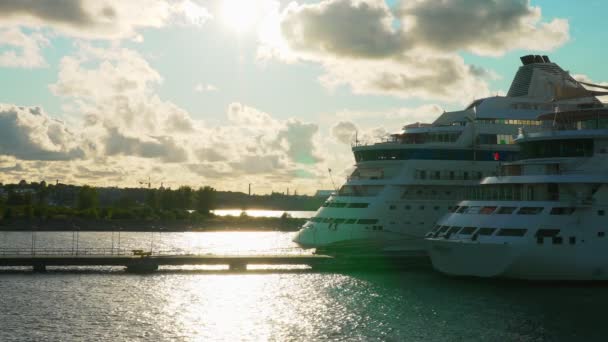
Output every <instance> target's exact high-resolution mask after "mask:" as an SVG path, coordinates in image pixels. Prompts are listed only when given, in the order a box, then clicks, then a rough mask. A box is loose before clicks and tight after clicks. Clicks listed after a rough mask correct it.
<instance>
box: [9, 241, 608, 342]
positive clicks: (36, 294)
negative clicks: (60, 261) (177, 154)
mask: <svg viewBox="0 0 608 342" xmlns="http://www.w3.org/2000/svg"><path fill="white" fill-rule="evenodd" d="M33 235H34V236H33ZM112 235H113V236H112ZM117 235H118V233H116V232H115V233H113V234H112V233H110V232H106V233H99V232H80V233H78V236H77V237H76V236H75V235H74V234H73V233H72V232H54V233H53V232H44V233H43V232H37V233H35V234H32V233H29V232H28V233H25V232H19V233H16V232H0V249H2V248H6V247H11V248H14V247H20V248H25V249H27V248H31V247H32V243H34V244H35V246H34V248H35V249H42V248H63V249H71V248H75V244H76V239H77V242H78V249H81V250H82V251H84V250H86V249H87V248H110V250H111V249H112V248H114V249H115V250H117V249H118V248H119V247H120V248H121V249H123V250H129V249H152V250H153V251H155V252H158V251H160V250H165V251H169V250H173V251H182V252H184V253H191V252H196V253H235V252H241V253H256V252H257V253H269V252H272V253H299V252H298V250H297V248H295V247H296V246H295V245H294V244H293V243H292V242H291V238H292V237H293V233H281V232H263V233H251V232H212V233H162V234H160V233H126V232H121V234H120V246H119V241H118V236H117ZM32 241H33V242H32ZM606 304H608V287H607V286H606V283H586V284H567V283H530V282H522V281H504V280H503V281H496V280H480V279H474V278H450V277H447V276H443V275H440V274H438V273H436V272H434V271H432V270H430V269H429V270H415V271H399V272H373V271H370V272H355V273H316V272H311V271H309V270H306V269H291V268H288V269H280V270H276V269H269V270H264V269H257V270H254V271H247V272H241V273H233V272H227V271H224V270H215V269H204V268H199V267H186V268H169V269H166V268H165V269H161V270H159V271H158V272H156V273H152V274H146V275H139V274H128V273H125V272H124V271H123V270H122V268H72V269H65V268H50V271H49V272H47V273H42V274H41V273H33V272H31V271H29V270H27V269H19V268H17V269H10V270H3V271H0V322H1V329H0V341H79V340H81V341H97V340H106V341H108V340H111V341H132V340H146V341H475V340H479V341H560V340H563V341H573V340H586V341H589V340H605V338H606V334H605V333H604V330H603V327H604V325H605V321H606V315H605V312H606Z"/></svg>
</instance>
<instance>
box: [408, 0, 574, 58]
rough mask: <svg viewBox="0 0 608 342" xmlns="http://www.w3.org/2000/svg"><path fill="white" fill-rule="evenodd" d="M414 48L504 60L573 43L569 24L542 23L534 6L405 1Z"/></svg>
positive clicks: (479, 0) (483, 0)
mask: <svg viewBox="0 0 608 342" xmlns="http://www.w3.org/2000/svg"><path fill="white" fill-rule="evenodd" d="M400 16H401V17H402V18H401V20H402V22H403V23H404V26H405V29H406V30H405V34H407V36H408V38H409V39H411V40H412V42H411V44H416V45H421V46H425V47H429V48H432V49H434V50H438V51H447V52H450V51H458V50H466V51H470V52H472V53H475V54H478V55H486V56H500V55H503V54H504V53H505V52H507V51H510V50H514V49H531V50H535V51H549V50H553V49H555V48H556V47H559V46H561V45H563V44H564V43H565V42H567V41H568V40H569V39H570V36H569V33H568V32H569V24H568V21H567V20H566V19H553V20H551V21H550V22H542V21H541V20H542V15H541V9H540V7H533V6H531V5H530V1H529V0H517V1H510V0H508V1H507V0H497V1H487V0H447V1H435V0H420V1H404V2H403V5H402V8H401V10H400Z"/></svg>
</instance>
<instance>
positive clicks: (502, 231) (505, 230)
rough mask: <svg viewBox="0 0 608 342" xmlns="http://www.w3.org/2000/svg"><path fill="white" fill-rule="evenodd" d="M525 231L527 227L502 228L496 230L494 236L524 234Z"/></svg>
mask: <svg viewBox="0 0 608 342" xmlns="http://www.w3.org/2000/svg"><path fill="white" fill-rule="evenodd" d="M527 231H528V230H527V229H521V228H502V229H500V230H499V231H498V233H497V234H496V236H524V235H526V232H527Z"/></svg>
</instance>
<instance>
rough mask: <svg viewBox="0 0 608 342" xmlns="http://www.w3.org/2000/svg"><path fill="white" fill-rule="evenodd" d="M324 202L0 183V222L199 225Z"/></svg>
mask: <svg viewBox="0 0 608 342" xmlns="http://www.w3.org/2000/svg"><path fill="white" fill-rule="evenodd" d="M324 200H325V198H319V197H311V196H297V195H292V196H289V195H284V194H280V193H273V194H270V195H251V196H249V195H247V194H244V193H240V192H218V191H216V190H215V189H214V188H212V187H210V186H203V187H200V188H198V189H193V188H191V187H189V186H182V187H179V188H177V189H175V190H172V189H170V188H160V189H146V188H115V187H112V188H107V187H106V188H103V187H98V188H96V187H91V186H88V185H85V186H75V185H66V184H46V183H45V182H40V183H37V182H32V183H27V182H26V181H25V180H23V181H21V182H19V183H18V184H5V185H2V184H0V219H1V221H0V222H4V223H6V222H10V221H11V220H14V219H43V220H45V219H47V220H48V219H55V220H56V219H59V220H63V219H70V218H83V219H95V220H145V221H165V222H167V221H172V220H181V221H184V220H187V221H191V222H200V221H201V220H202V219H204V218H205V217H209V215H210V211H211V210H213V209H216V208H229V209H274V210H316V209H317V208H318V207H319V206H320V205H321V204H322V203H323V201H324Z"/></svg>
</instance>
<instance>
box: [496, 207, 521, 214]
mask: <svg viewBox="0 0 608 342" xmlns="http://www.w3.org/2000/svg"><path fill="white" fill-rule="evenodd" d="M515 209H517V207H500V208H499V209H498V211H497V212H496V213H497V214H501V215H510V214H513V212H514V211H515Z"/></svg>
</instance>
